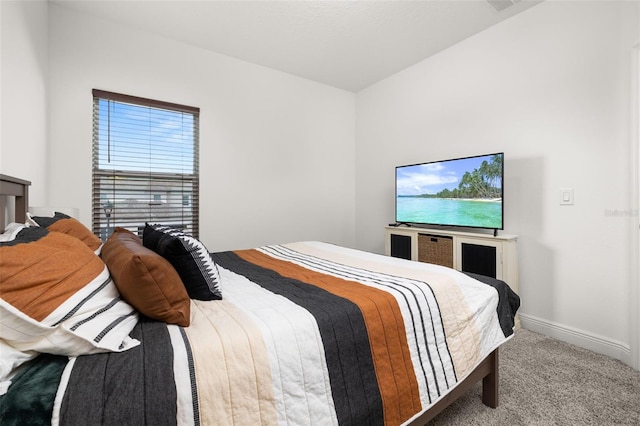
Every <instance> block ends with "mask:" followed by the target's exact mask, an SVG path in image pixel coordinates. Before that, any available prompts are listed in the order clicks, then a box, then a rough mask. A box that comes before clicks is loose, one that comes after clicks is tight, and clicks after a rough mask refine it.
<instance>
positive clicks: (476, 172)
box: [396, 153, 504, 230]
mask: <svg viewBox="0 0 640 426" xmlns="http://www.w3.org/2000/svg"><path fill="white" fill-rule="evenodd" d="M503 160H504V153H496V154H487V155H477V156H473V157H465V158H455V159H450V160H443V161H432V162H429V163H421V164H411V165H406V166H398V167H396V223H398V224H408V225H410V224H417V225H442V226H459V227H466V228H486V229H494V230H498V229H504V208H503V194H504V191H503V181H504V164H503Z"/></svg>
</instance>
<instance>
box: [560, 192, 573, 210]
mask: <svg viewBox="0 0 640 426" xmlns="http://www.w3.org/2000/svg"><path fill="white" fill-rule="evenodd" d="M560 205H561V206H570V205H573V188H560Z"/></svg>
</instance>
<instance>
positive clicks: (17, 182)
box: [0, 174, 31, 232]
mask: <svg viewBox="0 0 640 426" xmlns="http://www.w3.org/2000/svg"><path fill="white" fill-rule="evenodd" d="M30 185H31V182H29V181H28V180H24V179H18V178H15V177H12V176H7V175H3V174H0V232H4V227H5V226H6V225H7V207H9V205H8V203H7V198H8V196H11V197H14V200H15V201H14V214H13V218H14V220H15V221H16V222H24V221H26V220H27V210H28V209H29V186H30ZM9 213H10V212H9ZM9 217H11V215H10V216H9Z"/></svg>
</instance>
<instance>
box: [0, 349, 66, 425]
mask: <svg viewBox="0 0 640 426" xmlns="http://www.w3.org/2000/svg"><path fill="white" fill-rule="evenodd" d="M68 360H69V358H68V357H66V356H58V355H49V354H41V355H40V356H38V357H37V358H36V359H34V360H32V361H29V362H28V363H26V364H25V365H24V366H23V367H22V368H21V370H20V372H19V373H18V374H17V375H16V376H15V377H14V378H13V380H12V384H11V386H9V390H8V392H7V393H6V394H5V395H2V396H1V397H0V424H1V425H2V426H13V425H16V426H17V425H30V426H37V425H49V424H51V413H52V412H53V402H54V399H55V396H56V392H57V390H58V384H59V383H60V376H61V375H62V371H63V370H64V367H65V366H66V365H67V362H68Z"/></svg>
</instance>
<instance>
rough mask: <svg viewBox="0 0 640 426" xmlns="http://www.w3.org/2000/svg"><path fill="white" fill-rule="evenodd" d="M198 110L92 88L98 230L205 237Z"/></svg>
mask: <svg viewBox="0 0 640 426" xmlns="http://www.w3.org/2000/svg"><path fill="white" fill-rule="evenodd" d="M199 114H200V110H199V108H195V107H189V106H184V105H177V104H171V103H168V102H162V101H155V100H151V99H145V98H139V97H135V96H128V95H122V94H118V93H111V92H105V91H102V90H96V89H94V90H93V232H94V233H95V234H96V235H98V236H100V238H102V239H103V240H105V239H106V238H107V237H108V236H109V235H111V233H112V231H113V229H114V227H116V226H119V227H123V228H127V229H129V230H131V231H133V232H136V233H138V234H139V235H140V236H141V235H142V229H144V224H145V222H157V223H162V224H164V225H169V226H174V227H177V228H180V229H182V230H184V231H185V232H188V233H189V234H191V235H193V236H194V237H196V238H198V228H199V224H198V217H199V196H198V195H199V178H198V177H199V173H198V127H199V125H198V121H199Z"/></svg>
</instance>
